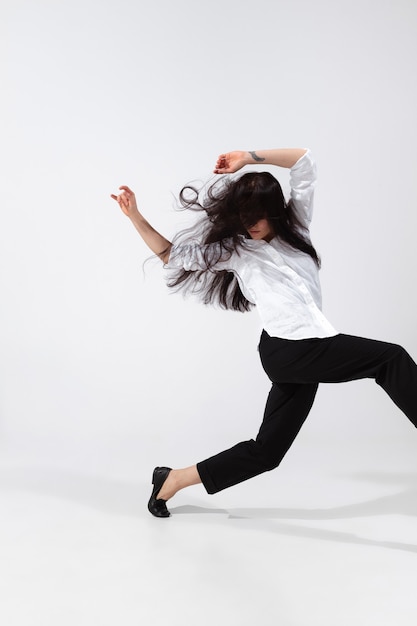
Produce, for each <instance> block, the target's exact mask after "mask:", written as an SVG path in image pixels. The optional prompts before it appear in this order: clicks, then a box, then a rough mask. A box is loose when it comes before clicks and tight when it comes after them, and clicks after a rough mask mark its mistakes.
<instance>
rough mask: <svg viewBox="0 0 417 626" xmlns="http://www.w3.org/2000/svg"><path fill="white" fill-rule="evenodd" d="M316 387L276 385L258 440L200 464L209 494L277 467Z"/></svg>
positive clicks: (270, 395)
mask: <svg viewBox="0 0 417 626" xmlns="http://www.w3.org/2000/svg"><path fill="white" fill-rule="evenodd" d="M317 387H318V385H317V384H314V383H313V384H309V385H299V384H291V383H284V384H276V383H274V384H273V385H272V388H271V391H270V392H269V396H268V400H267V403H266V407H265V413H264V419H263V422H262V425H261V428H260V430H259V433H258V436H257V437H256V440H253V439H250V440H249V441H242V442H241V443H238V444H237V445H235V446H233V447H232V448H230V449H229V450H224V451H223V452H220V454H216V455H215V456H212V457H210V458H209V459H206V460H205V461H202V462H201V463H198V464H197V470H198V473H199V474H200V478H201V480H202V482H203V484H204V486H205V488H206V490H207V492H208V493H216V492H217V491H221V490H222V489H226V488H227V487H231V486H232V485H236V484H238V483H240V482H243V481H244V480H248V478H253V477H254V476H257V475H258V474H262V473H263V472H266V471H268V470H271V469H274V468H275V467H277V466H278V465H279V463H280V462H281V461H282V459H283V457H284V455H285V453H286V452H287V450H288V449H289V447H290V446H291V444H292V442H293V441H294V439H295V437H296V436H297V434H298V432H299V430H300V428H301V426H302V425H303V423H304V421H305V419H306V417H307V415H308V413H309V412H310V409H311V406H312V404H313V401H314V397H315V395H316V391H317Z"/></svg>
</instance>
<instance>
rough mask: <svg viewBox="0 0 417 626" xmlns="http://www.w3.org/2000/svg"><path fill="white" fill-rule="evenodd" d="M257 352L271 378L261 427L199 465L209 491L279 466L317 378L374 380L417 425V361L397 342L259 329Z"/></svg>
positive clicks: (310, 400)
mask: <svg viewBox="0 0 417 626" xmlns="http://www.w3.org/2000/svg"><path fill="white" fill-rule="evenodd" d="M259 353H260V357H261V362H262V365H263V368H264V370H265V372H266V373H267V375H268V376H269V378H270V380H271V381H272V388H271V391H270V393H269V396H268V400H267V403H266V407H265V413H264V418H263V422H262V425H261V427H260V430H259V433H258V435H257V437H256V439H255V440H253V439H251V440H249V441H242V442H241V443H238V444H237V445H235V446H233V447H232V448H230V449H229V450H225V451H223V452H220V453H219V454H216V455H215V456H212V457H210V458H208V459H206V460H205V461H201V462H200V463H198V464H197V470H198V472H199V474H200V478H201V480H202V483H203V485H204V487H205V488H206V490H207V492H208V493H216V492H218V491H221V490H222V489H226V488H227V487H231V486H232V485H236V484H237V483H240V482H242V481H244V480H248V478H252V477H253V476H257V475H258V474H261V473H262V472H266V471H269V470H272V469H274V468H275V467H277V466H278V465H279V463H280V462H281V461H282V459H283V457H284V455H285V454H286V452H287V451H288V449H289V447H290V446H291V444H292V443H293V441H294V439H295V437H296V436H297V434H298V432H299V430H300V428H301V426H302V425H303V423H304V421H305V419H306V417H307V415H308V413H309V411H310V409H311V407H312V404H313V401H314V397H315V395H316V392H317V388H318V384H319V383H320V382H323V383H338V382H346V381H350V380H358V379H361V378H373V379H374V380H375V381H376V383H377V384H378V385H380V386H381V387H382V388H383V389H384V390H385V391H386V392H387V394H388V395H389V396H390V397H391V398H392V400H393V401H394V402H395V404H396V405H397V406H398V407H399V408H400V409H401V410H402V411H403V413H405V415H406V416H407V417H408V418H409V419H410V420H411V422H412V423H413V424H414V426H416V427H417V365H416V363H415V362H414V361H413V360H412V358H411V357H410V355H409V354H408V353H407V352H406V351H405V350H404V349H403V348H402V347H401V346H398V345H395V344H392V343H386V342H383V341H374V340H372V339H364V338H361V337H353V336H350V335H343V334H340V335H336V336H335V337H328V338H325V339H302V340H298V341H293V340H288V339H280V338H277V337H270V336H269V335H268V334H267V333H266V332H265V331H263V332H262V335H261V340H260V343H259Z"/></svg>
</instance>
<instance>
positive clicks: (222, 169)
mask: <svg viewBox="0 0 417 626" xmlns="http://www.w3.org/2000/svg"><path fill="white" fill-rule="evenodd" d="M306 152H307V150H306V149H305V148H276V149H275V150H256V151H255V150H250V151H248V152H245V151H242V150H236V151H234V152H227V153H226V154H221V155H220V156H219V157H218V159H217V162H216V166H215V168H214V173H215V174H232V173H233V172H237V171H238V170H240V169H241V168H242V167H244V166H245V165H277V166H278V167H287V168H291V167H293V165H295V164H296V163H297V161H298V160H299V159H301V157H302V156H303V155H304V154H305V153H306Z"/></svg>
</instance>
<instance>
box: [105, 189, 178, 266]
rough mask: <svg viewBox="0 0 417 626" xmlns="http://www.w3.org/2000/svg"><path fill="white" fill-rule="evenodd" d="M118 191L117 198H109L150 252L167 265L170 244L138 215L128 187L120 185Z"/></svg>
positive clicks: (133, 195)
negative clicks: (118, 207)
mask: <svg viewBox="0 0 417 626" xmlns="http://www.w3.org/2000/svg"><path fill="white" fill-rule="evenodd" d="M119 189H120V190H121V193H120V194H119V195H117V196H116V195H114V194H111V197H112V198H113V200H116V202H117V203H118V204H119V206H120V208H121V209H122V211H123V213H124V214H125V215H127V217H128V218H129V219H130V221H131V222H132V224H133V226H134V227H135V228H136V230H137V231H138V233H139V235H140V236H141V237H142V239H143V241H144V242H145V243H146V245H147V246H148V247H149V248H150V249H151V250H152V252H154V253H155V254H156V255H157V256H159V258H160V259H161V260H162V261H163V262H164V263H168V259H169V254H170V250H171V246H172V243H171V242H170V241H168V239H165V237H163V236H162V235H160V234H159V233H158V232H157V231H156V230H155V229H154V228H153V227H152V226H151V225H150V224H149V222H147V221H146V220H145V218H144V217H143V215H142V214H141V213H139V210H138V207H137V204H136V198H135V194H134V193H133V191H132V190H131V189H129V187H126V185H122V186H121V187H119Z"/></svg>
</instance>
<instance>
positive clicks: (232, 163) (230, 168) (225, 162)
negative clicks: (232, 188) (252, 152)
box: [213, 150, 247, 174]
mask: <svg viewBox="0 0 417 626" xmlns="http://www.w3.org/2000/svg"><path fill="white" fill-rule="evenodd" d="M246 154H247V153H246V152H243V151H241V150H235V151H234V152H227V153H226V154H221V155H220V156H219V157H218V159H217V162H216V166H215V168H214V170H213V171H214V173H215V174H232V173H233V172H237V171H238V170H240V168H241V167H243V166H244V165H247V159H246V158H245V157H246Z"/></svg>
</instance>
